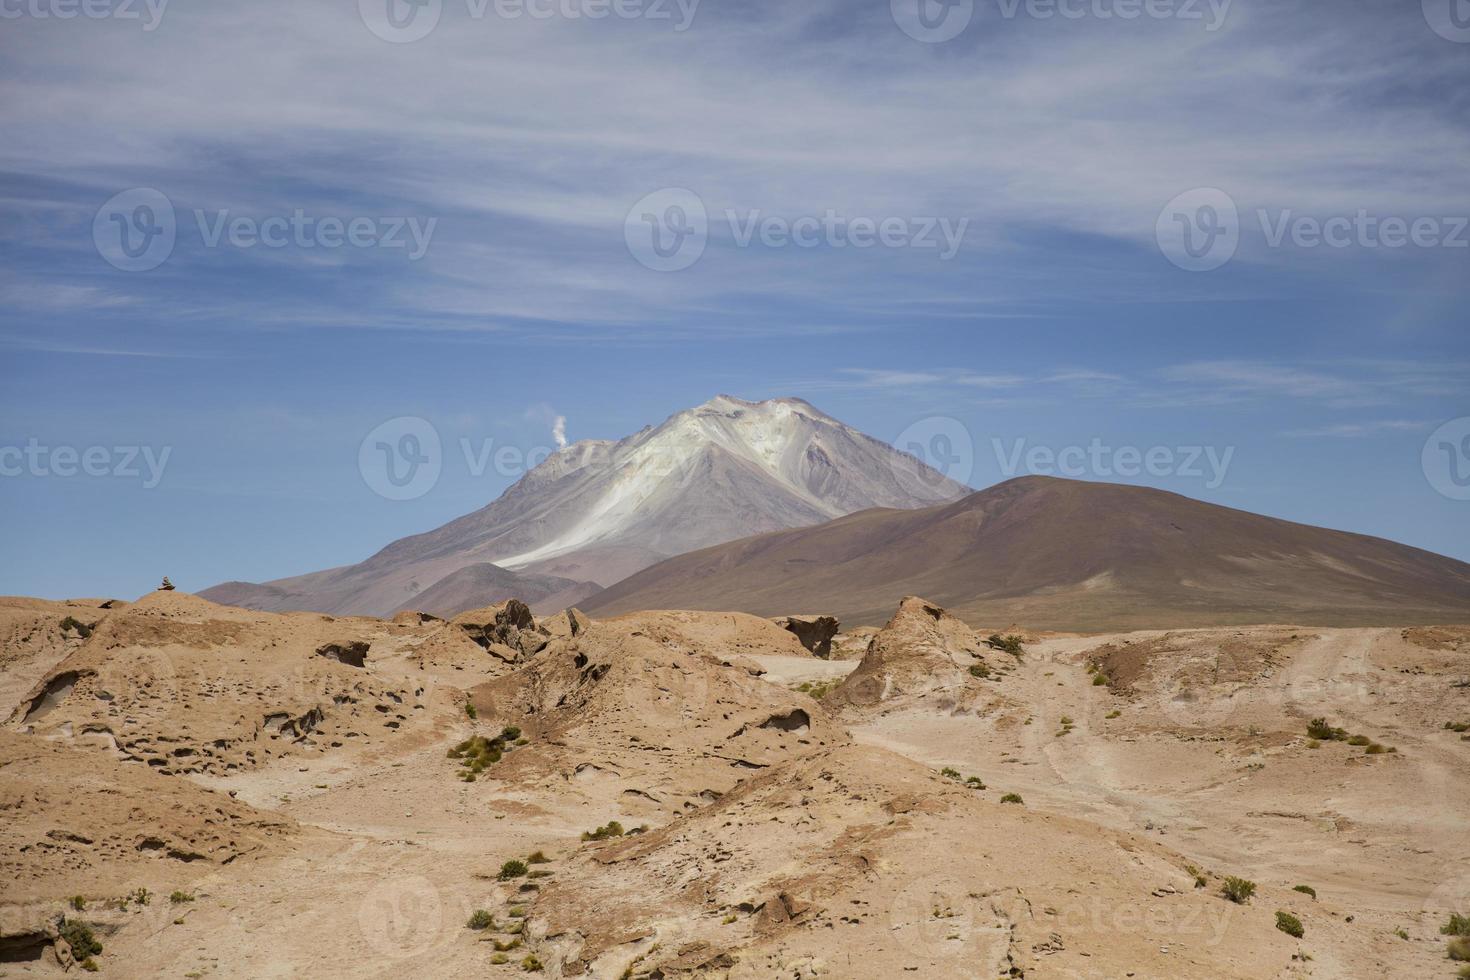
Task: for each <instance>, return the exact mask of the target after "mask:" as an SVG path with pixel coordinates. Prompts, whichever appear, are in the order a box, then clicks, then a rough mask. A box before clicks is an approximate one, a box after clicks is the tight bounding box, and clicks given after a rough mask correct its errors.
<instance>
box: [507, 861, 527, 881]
mask: <svg viewBox="0 0 1470 980" xmlns="http://www.w3.org/2000/svg"><path fill="white" fill-rule="evenodd" d="M527 870H528V869H527V868H526V862H525V861H518V860H516V859H515V858H511V859H510V860H509V861H507V862H505V863H504V864H502V865H501V866H500V880H501V881H510V880H511V879H512V878H520V877H521V876H523V875H524V874H525V873H526V871H527Z"/></svg>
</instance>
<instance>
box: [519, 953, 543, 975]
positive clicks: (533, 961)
mask: <svg viewBox="0 0 1470 980" xmlns="http://www.w3.org/2000/svg"><path fill="white" fill-rule="evenodd" d="M521 969H522V970H525V971H526V972H527V973H540V972H541V970H542V966H541V961H540V960H538V959H537V958H536V954H535V953H532V954H531V955H530V956H527V957H526V958H525V959H523V960H521Z"/></svg>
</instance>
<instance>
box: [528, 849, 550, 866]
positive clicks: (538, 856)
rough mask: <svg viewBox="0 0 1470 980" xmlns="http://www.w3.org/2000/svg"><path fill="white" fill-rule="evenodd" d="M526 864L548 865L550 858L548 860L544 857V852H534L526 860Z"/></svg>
mask: <svg viewBox="0 0 1470 980" xmlns="http://www.w3.org/2000/svg"><path fill="white" fill-rule="evenodd" d="M526 863H527V864H550V863H551V858H549V857H547V856H546V852H545V851H536V852H535V853H533V854H532V855H531V856H530V857H528V858H526Z"/></svg>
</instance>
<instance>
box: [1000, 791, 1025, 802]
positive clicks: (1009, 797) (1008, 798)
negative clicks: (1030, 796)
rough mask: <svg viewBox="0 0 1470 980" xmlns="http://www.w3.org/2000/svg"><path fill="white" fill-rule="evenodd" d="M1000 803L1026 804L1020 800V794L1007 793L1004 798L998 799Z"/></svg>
mask: <svg viewBox="0 0 1470 980" xmlns="http://www.w3.org/2000/svg"><path fill="white" fill-rule="evenodd" d="M1000 801H1001V802H1002V803H1025V802H1026V801H1025V800H1023V799H1021V794H1020V793H1007V794H1006V795H1005V796H1002V797H1001V798H1000Z"/></svg>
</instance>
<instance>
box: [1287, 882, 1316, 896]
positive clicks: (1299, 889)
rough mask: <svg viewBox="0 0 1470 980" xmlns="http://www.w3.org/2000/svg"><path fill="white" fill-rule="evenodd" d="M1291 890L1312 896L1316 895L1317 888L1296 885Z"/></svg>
mask: <svg viewBox="0 0 1470 980" xmlns="http://www.w3.org/2000/svg"><path fill="white" fill-rule="evenodd" d="M1292 891H1294V892H1301V893H1302V894H1303V895H1310V896H1312V897H1313V898H1316V897H1317V889H1315V888H1313V887H1312V886H1311V885H1297V886H1296V887H1295V888H1293V889H1292Z"/></svg>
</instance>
